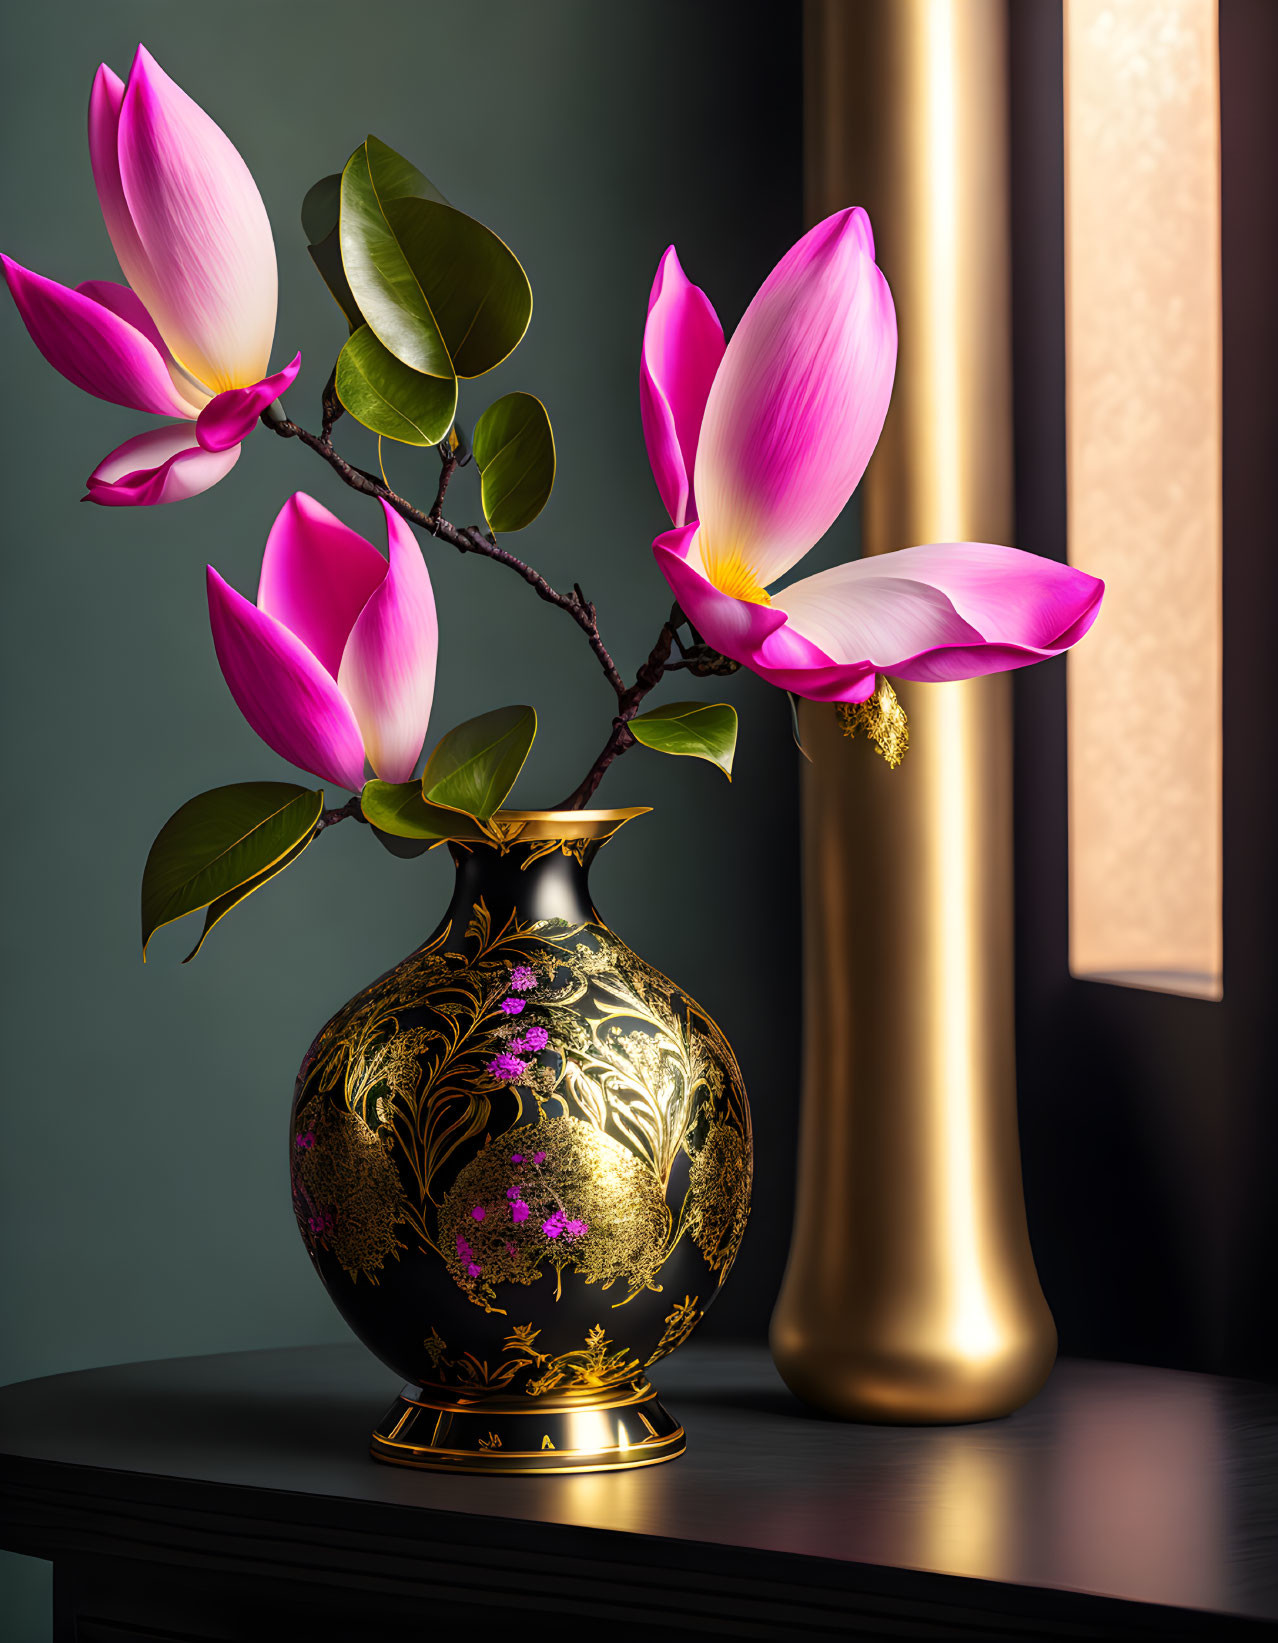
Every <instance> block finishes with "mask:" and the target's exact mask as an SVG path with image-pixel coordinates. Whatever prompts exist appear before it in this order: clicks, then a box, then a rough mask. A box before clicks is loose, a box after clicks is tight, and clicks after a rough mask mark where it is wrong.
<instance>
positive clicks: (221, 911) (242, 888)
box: [182, 830, 315, 964]
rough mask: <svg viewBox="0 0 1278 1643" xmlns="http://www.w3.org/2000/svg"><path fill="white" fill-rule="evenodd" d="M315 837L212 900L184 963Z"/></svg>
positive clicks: (189, 960) (306, 840) (310, 835)
mask: <svg viewBox="0 0 1278 1643" xmlns="http://www.w3.org/2000/svg"><path fill="white" fill-rule="evenodd" d="M314 837H315V834H314V830H312V831H311V832H309V833H308V834H307V835H306V837H305V838H304V839H303V840H302V841H301V842H300V843H299V844H295V845H294V846H293V848H292V849H291V850H290V851H288V853H287V854H286V855H283V856H281V857H280V859H279V860H278V861H277V862H272V863H271V865H270V866H269V867H268V868H267V869H266V870H265V871H264V872H261V873H258V874H256V875H255V877H253V878H251V879H249V880H248V882H247V883H245V884H239V885H236V887H235V889H234V890H232V891H230V892H229V893H228V894H227V895H225V896H219V897H218V899H217V900H216V901H213V902H210V903H209V906H208V910H207V911H206V913H205V915H204V928H203V929H202V930H201V931H200V939H199V940H198V941H197V942H196V944H195V946H194V947H192V949H191V951H190V952H189V953H188V954H187V955H186V957H185V958H184V959H183V960H182V962H183V964H189V963H190V962H191V960H192V959H193V958H194V957H195V955H196V954H197V953H198V952H199V950H200V948H201V947H203V945H204V941H205V938H206V936H207V935H208V933H209V931H210V930H211V929H212V928H213V926H214V925H215V924H218V923H220V922H221V921H222V919H224V918H225V917H226V915H227V914H228V913H229V912H230V911H231V909H232V907H238V906H239V904H240V903H241V902H242V901H246V900H247V899H248V897H249V896H251V895H252V894H253V892H254V891H255V890H260V889H261V888H262V886H263V885H264V884H268V883H269V882H270V881H271V879H273V878H274V877H275V875H276V874H277V873H282V872H283V871H284V869H285V868H286V867H288V866H290V865H291V864H292V863H293V862H295V861H296V860H297V858H298V857H299V856H300V855H301V853H302V851H303V850H305V849H306V847H307V845H308V844H309V843H310V842H311V840H312V839H313V838H314Z"/></svg>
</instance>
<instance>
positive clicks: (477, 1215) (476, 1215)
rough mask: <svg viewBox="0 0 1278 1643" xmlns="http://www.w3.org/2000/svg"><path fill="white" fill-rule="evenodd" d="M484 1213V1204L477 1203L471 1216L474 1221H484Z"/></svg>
mask: <svg viewBox="0 0 1278 1643" xmlns="http://www.w3.org/2000/svg"><path fill="white" fill-rule="evenodd" d="M484 1213H485V1211H484V1206H483V1205H482V1204H476V1205H475V1207H474V1209H472V1210H471V1212H470V1218H471V1220H472V1221H482V1220H483V1218H484Z"/></svg>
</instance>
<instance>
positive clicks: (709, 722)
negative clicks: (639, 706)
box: [630, 702, 737, 781]
mask: <svg viewBox="0 0 1278 1643" xmlns="http://www.w3.org/2000/svg"><path fill="white" fill-rule="evenodd" d="M630 729H631V732H632V734H633V735H634V738H635V740H636V741H639V742H642V743H643V745H644V746H645V747H651V748H653V749H654V750H655V751H656V752H658V753H675V754H680V755H686V756H688V757H691V758H694V759H706V760H708V761H709V763H711V764H715V765H718V767H719V769H720V770H722V771H723V773H724V775H725V776H727V778H728V779H729V781H731V779H732V757H733V754H734V753H735V752H736V749H737V710H736V708H735V707H729V706H728V705H727V703H726V702H715V703H708V702H669V703H667V704H666V705H665V706H664V707H654V708H653V709H652V710H651V711H650V712H648V713H640V714H639V715H638V717H637V718H634V719H631V721H630Z"/></svg>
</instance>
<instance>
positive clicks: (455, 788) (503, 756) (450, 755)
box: [422, 707, 537, 822]
mask: <svg viewBox="0 0 1278 1643" xmlns="http://www.w3.org/2000/svg"><path fill="white" fill-rule="evenodd" d="M536 735H537V714H536V712H535V710H534V709H533V708H531V707H498V708H494V709H493V711H492V712H491V713H481V714H480V715H479V717H478V718H477V719H467V720H466V722H465V724H460V725H458V726H457V728H456V729H455V730H450V731H449V732H448V734H447V735H446V736H444V737H443V738H442V739H441V741H440V743H439V745H438V746H437V747H436V749H435V751H434V752H433V753H432V754H431V756H430V758H429V759H427V761H426V768H425V770H424V771H423V772H422V796H423V798H424V799H425V800H426V802H427V804H435V805H442V806H443V808H444V809H445V810H459V811H461V813H462V815H464V816H473V817H474V818H475V819H476V820H477V821H480V822H486V821H487V820H488V819H489V817H490V816H491V815H492V814H493V812H494V811H495V810H500V808H501V806H502V805H503V804H504V803H505V801H506V797H507V795H508V794H509V792H510V790H511V788H512V787H513V786H514V785H515V781H516V779H517V778H518V776H519V772H520V771H521V770H522V769H523V768H524V760H525V759H526V758H527V757H528V751H529V749H530V748H531V747H532V744H533V740H534V738H535V737H536Z"/></svg>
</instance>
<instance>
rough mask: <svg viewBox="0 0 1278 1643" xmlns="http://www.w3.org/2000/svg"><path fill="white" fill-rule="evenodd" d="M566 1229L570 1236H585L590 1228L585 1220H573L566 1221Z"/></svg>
mask: <svg viewBox="0 0 1278 1643" xmlns="http://www.w3.org/2000/svg"><path fill="white" fill-rule="evenodd" d="M564 1231H565V1232H566V1233H567V1235H568V1237H570V1238H584V1237H585V1236H586V1234H587V1233H588V1232H589V1231H590V1228H589V1226H588V1225H587V1223H586V1222H585V1221H578V1220H572V1221H565V1222H564Z"/></svg>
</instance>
